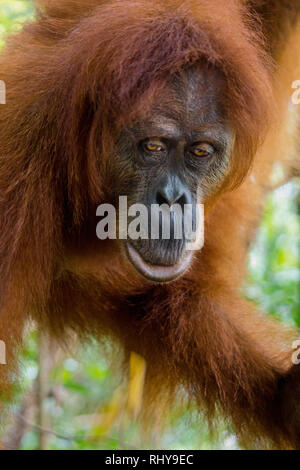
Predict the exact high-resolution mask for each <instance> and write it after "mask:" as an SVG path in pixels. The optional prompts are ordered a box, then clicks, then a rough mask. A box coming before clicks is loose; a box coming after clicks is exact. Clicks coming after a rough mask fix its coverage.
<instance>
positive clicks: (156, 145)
mask: <svg viewBox="0 0 300 470" xmlns="http://www.w3.org/2000/svg"><path fill="white" fill-rule="evenodd" d="M144 149H145V150H147V151H148V152H164V151H165V150H166V147H165V145H164V144H163V143H162V142H160V141H159V140H147V141H146V142H144Z"/></svg>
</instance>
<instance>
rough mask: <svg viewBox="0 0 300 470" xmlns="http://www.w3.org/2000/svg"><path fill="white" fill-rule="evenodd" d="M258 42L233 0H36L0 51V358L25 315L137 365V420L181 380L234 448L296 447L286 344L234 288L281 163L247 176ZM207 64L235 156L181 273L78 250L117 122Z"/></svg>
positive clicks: (260, 77) (255, 25) (265, 109)
mask: <svg viewBox="0 0 300 470" xmlns="http://www.w3.org/2000/svg"><path fill="white" fill-rule="evenodd" d="M252 3H253V2H252ZM264 38H265V36H264V34H263V31H262V26H261V24H260V22H259V20H258V16H256V14H255V12H254V10H253V9H252V10H251V9H249V7H248V5H247V4H246V2H241V1H237V0H227V1H226V2H224V1H223V0H199V1H196V0H185V1H182V0H151V1H149V0H122V1H121V0H112V1H101V0H48V1H46V0H41V1H39V2H38V12H37V19H36V21H35V22H34V23H30V24H27V25H25V27H24V29H23V30H22V31H21V32H19V33H17V34H15V35H14V36H13V37H10V38H8V40H7V45H6V47H5V50H4V53H2V56H1V57H0V78H1V79H2V80H4V81H5V83H6V86H7V104H6V105H5V106H1V108H0V143H1V146H0V217H1V232H0V259H1V263H0V292H1V318H2V321H1V326H0V337H1V338H3V339H5V340H6V341H7V344H8V345H9V347H8V360H9V361H10V362H11V363H13V362H14V354H15V352H14V351H15V348H16V346H17V344H19V343H20V341H21V336H22V333H21V329H22V326H23V324H24V322H25V320H26V317H29V316H33V317H34V318H35V319H36V320H37V321H38V322H39V324H40V325H41V327H47V328H48V329H49V330H50V331H51V332H52V333H53V334H54V335H55V337H60V338H65V337H66V336H67V334H68V331H70V330H75V331H76V332H77V333H78V334H79V335H80V336H81V337H83V338H86V337H88V336H89V335H93V336H96V337H98V338H101V337H103V336H107V335H109V336H110V337H112V338H114V339H115V340H117V341H118V342H119V343H120V344H121V345H122V346H123V348H124V351H125V358H126V357H127V356H128V354H129V352H130V351H136V352H138V353H139V354H141V355H142V356H143V357H145V359H146V361H147V370H148V373H147V380H146V390H145V408H146V409H147V410H148V411H149V410H150V409H151V410H153V408H155V407H156V406H157V403H158V402H159V403H160V404H170V403H171V400H172V399H173V398H174V394H175V393H176V390H177V389H178V387H179V386H181V385H182V386H183V387H184V388H185V390H187V391H188V394H189V397H190V398H193V399H195V400H196V401H197V403H198V404H199V407H200V409H204V410H206V411H207V415H208V417H209V418H212V417H213V416H214V415H215V414H216V411H218V413H220V412H221V413H222V414H223V415H225V416H230V417H231V419H232V421H233V424H234V427H235V429H236V431H237V432H238V433H239V436H240V437H241V440H242V443H243V444H244V445H248V446H265V447H266V446H278V447H280V446H281V447H287V446H290V445H292V444H291V442H292V438H287V433H286V430H285V429H284V426H283V425H282V422H281V420H280V415H279V413H277V412H276V410H277V406H279V401H280V398H279V397H278V395H277V394H278V381H279V378H280V377H281V376H282V375H283V374H284V373H285V372H286V371H287V369H288V365H289V353H288V352H285V350H286V348H285V344H286V342H287V341H288V344H290V335H289V334H288V333H286V332H285V331H284V330H283V329H282V328H278V326H277V325H276V324H274V323H273V322H272V321H271V320H267V319H266V318H262V316H261V315H260V314H258V313H257V312H254V310H255V309H254V307H253V306H252V305H249V304H248V303H247V302H246V301H244V300H243V299H242V298H241V296H240V294H239V288H240V280H241V277H242V275H243V272H244V263H245V259H246V253H247V247H248V245H249V242H250V241H251V239H252V236H253V229H254V227H255V226H256V224H257V223H258V220H259V214H260V207H261V202H262V198H263V194H264V188H263V185H262V184H261V183H262V181H263V180H264V183H265V184H266V180H265V178H266V175H267V174H268V173H269V170H270V165H271V162H272V161H273V160H274V159H275V157H276V156H277V154H276V155H275V154H274V155H273V154H272V156H271V157H270V153H271V152H270V150H269V151H268V149H270V148H271V146H269V147H263V148H261V147H260V151H259V152H260V154H259V156H258V157H260V158H258V160H259V163H258V164H257V166H255V164H254V167H253V170H252V178H249V177H248V176H247V175H248V173H249V170H250V168H251V166H252V162H253V158H254V156H255V154H256V152H257V149H258V147H259V144H261V143H262V141H263V138H264V137H265V136H266V131H267V129H268V128H269V126H270V125H271V124H270V123H271V122H272V119H273V117H274V115H275V114H276V112H275V110H274V109H275V108H274V101H275V98H276V97H275V94H276V87H275V86H274V83H275V79H274V73H275V72H274V70H275V68H274V64H273V62H272V59H271V58H270V56H269V54H268V53H267V52H266V45H265V43H264ZM203 61H204V62H206V63H209V64H211V65H213V66H214V67H215V68H217V69H218V70H219V71H220V72H221V73H222V74H223V76H224V77H225V79H226V91H225V93H224V96H223V103H222V106H223V108H224V111H225V112H226V115H227V118H228V121H229V125H230V126H231V127H232V129H233V130H234V133H235V145H234V157H233V160H232V161H233V163H232V167H231V171H230V174H229V177H228V178H227V179H226V181H225V182H224V185H223V188H222V191H223V192H222V195H219V198H218V200H217V201H215V204H214V206H213V207H210V208H209V210H208V211H207V214H206V244H205V247H204V248H203V250H202V251H201V252H199V253H197V256H196V257H195V261H194V263H193V267H192V269H191V270H190V271H189V272H188V273H187V274H186V275H185V276H184V278H183V279H181V280H178V281H176V282H174V283H172V284H170V285H165V286H162V285H161V286H154V285H152V284H150V283H147V282H146V281H143V280H141V279H140V278H139V277H138V276H137V275H135V274H134V273H132V272H131V271H130V268H129V267H128V266H127V265H126V264H125V263H124V262H123V261H122V260H121V259H119V256H118V250H117V249H116V247H115V246H114V245H113V243H112V244H111V245H109V246H106V247H105V249H103V247H102V245H101V243H100V242H98V244H97V249H96V250H97V254H96V255H95V253H94V254H91V253H86V252H84V253H83V252H82V251H81V247H82V246H83V239H84V238H85V237H86V233H85V229H84V225H85V222H86V220H87V218H88V217H89V216H90V213H91V211H92V210H93V207H94V205H95V204H99V203H100V202H101V199H102V197H103V190H104V187H107V186H109V185H110V184H111V182H110V181H109V174H107V168H108V165H107V162H108V161H109V159H110V158H113V156H112V155H113V146H114V143H115V141H116V139H117V138H118V135H119V133H120V131H121V129H122V128H123V127H124V126H127V125H128V124H129V123H130V122H132V121H133V120H134V119H137V118H140V117H141V116H143V115H145V114H147V112H148V111H149V109H150V108H151V104H152V103H153V100H154V99H155V97H156V96H157V95H158V93H161V92H162V91H163V90H164V87H165V84H166V83H167V81H168V79H169V78H170V77H171V76H172V75H174V74H176V73H181V72H183V71H184V70H186V69H188V68H190V67H192V66H201V63H203ZM277 104H278V103H277ZM278 106H279V107H278V108H277V109H279V110H280V109H281V107H280V106H281V105H280V104H278ZM271 141H272V143H273V137H272V138H270V139H269V142H271ZM267 142H268V139H267ZM265 154H267V155H268V157H266V158H265V159H263V156H264V155H265ZM255 172H256V173H255ZM253 175H254V176H253ZM255 178H256V179H257V183H255V182H253V181H254V180H255ZM242 181H244V183H243V185H242V186H240V187H239V189H235V190H234V191H233V192H224V191H225V189H226V190H228V189H233V188H236V186H237V185H239V184H240V183H241V182H242ZM95 243H96V242H95ZM75 252H76V256H75V255H74V253H75ZM287 351H288V350H287ZM1 381H2V383H3V386H4V384H5V383H7V382H8V373H6V372H4V375H3V377H2V379H1ZM5 393H6V394H7V393H8V390H7V387H6V388H5Z"/></svg>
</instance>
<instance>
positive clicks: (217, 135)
mask: <svg viewBox="0 0 300 470" xmlns="http://www.w3.org/2000/svg"><path fill="white" fill-rule="evenodd" d="M223 94H224V82H223V78H222V76H221V75H220V74H219V72H217V71H216V70H214V69H212V68H209V67H203V68H202V69H201V70H200V71H196V70H189V71H186V72H185V73H184V74H182V75H180V76H175V77H174V78H173V79H172V81H171V83H170V84H169V85H168V87H167V93H166V90H164V92H163V94H162V96H161V97H159V99H157V101H156V103H155V104H154V106H153V109H152V111H151V115H150V116H148V117H147V118H146V119H144V120H141V121H140V122H135V123H134V124H133V126H132V127H131V128H130V129H126V130H124V131H123V133H122V135H121V137H120V139H119V141H118V143H117V148H116V154H115V156H114V158H113V159H112V160H113V163H112V164H113V168H112V169H111V171H112V174H113V175H114V185H115V187H117V188H118V195H122V196H125V195H126V196H127V197H128V205H131V204H136V203H142V204H144V205H145V206H146V207H147V208H148V209H149V213H150V207H151V205H152V204H163V203H164V204H167V205H169V206H171V205H172V204H174V203H177V204H179V205H180V206H181V207H182V208H184V204H192V205H193V206H194V207H195V204H196V200H197V191H198V198H200V201H199V200H198V203H199V202H201V203H205V202H206V201H207V200H209V198H210V197H211V196H212V195H213V194H214V193H215V192H216V190H217V189H218V187H219V186H220V183H221V182H222V180H223V179H224V177H225V175H226V174H227V171H228V167H229V163H230V155H231V148H232V141H233V137H232V134H231V132H230V131H229V129H228V126H227V125H226V117H225V112H224V110H223V107H222V105H221V97H222V96H223ZM150 219H151V217H150ZM150 219H149V222H150ZM182 223H183V221H182ZM171 228H172V225H171ZM186 242H187V241H186V240H185V238H184V237H183V238H182V239H181V240H176V239H175V237H174V230H172V229H171V236H170V239H168V240H163V239H162V238H161V234H160V239H158V240H151V239H148V240H143V239H138V240H129V242H126V243H125V251H126V253H127V256H128V259H129V261H130V262H131V263H132V264H133V265H134V267H135V268H136V269H137V270H138V271H139V272H140V274H142V275H143V276H145V277H146V278H148V279H150V280H152V281H157V282H169V281H171V280H174V279H176V278H177V277H179V276H180V275H182V274H183V272H184V271H185V270H186V269H187V267H188V266H189V264H190V261H191V259H192V252H189V251H187V250H186Z"/></svg>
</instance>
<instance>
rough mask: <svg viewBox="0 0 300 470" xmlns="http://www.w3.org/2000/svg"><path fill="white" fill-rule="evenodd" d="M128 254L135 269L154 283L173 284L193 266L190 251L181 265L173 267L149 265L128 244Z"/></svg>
mask: <svg viewBox="0 0 300 470" xmlns="http://www.w3.org/2000/svg"><path fill="white" fill-rule="evenodd" d="M126 254H127V257H128V259H129V261H130V262H131V264H132V265H133V266H134V267H135V269H136V270H137V271H138V272H139V273H140V274H141V275H142V276H144V277H145V278H146V279H148V280H150V281H153V282H161V283H163V282H171V281H174V280H175V279H177V278H179V277H180V276H182V275H183V274H184V272H185V271H186V270H187V269H188V267H189V266H190V264H191V261H192V257H193V252H192V251H189V252H188V253H187V255H186V256H185V258H183V260H182V261H181V262H180V263H177V264H174V265H173V266H159V265H154V264H150V263H147V262H146V261H145V260H144V259H143V258H142V256H141V255H140V254H139V253H138V252H137V250H136V249H135V248H134V247H133V246H132V245H131V244H130V243H126Z"/></svg>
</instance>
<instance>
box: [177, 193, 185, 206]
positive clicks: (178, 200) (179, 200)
mask: <svg viewBox="0 0 300 470" xmlns="http://www.w3.org/2000/svg"><path fill="white" fill-rule="evenodd" d="M175 204H179V205H180V206H181V208H182V209H184V205H185V204H187V197H186V195H185V194H182V195H181V196H180V197H179V198H178V199H177V201H175Z"/></svg>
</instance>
